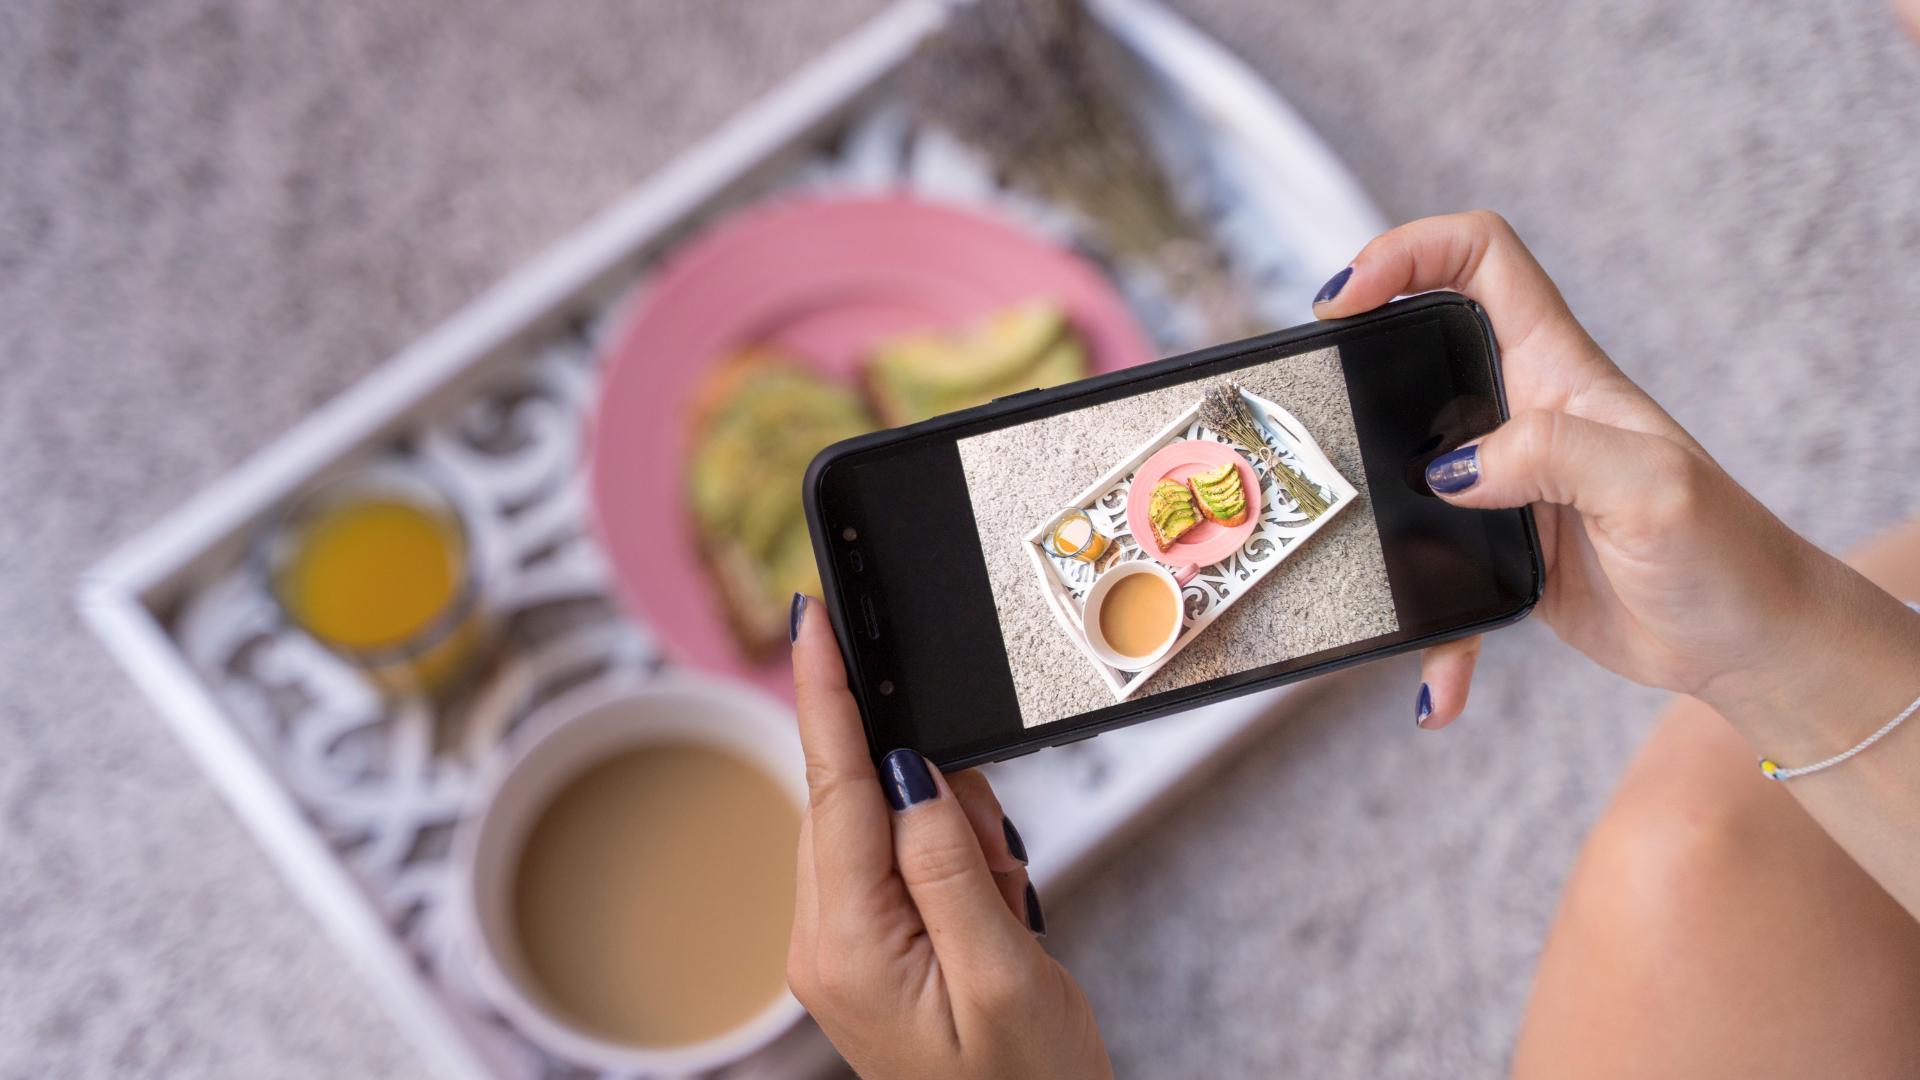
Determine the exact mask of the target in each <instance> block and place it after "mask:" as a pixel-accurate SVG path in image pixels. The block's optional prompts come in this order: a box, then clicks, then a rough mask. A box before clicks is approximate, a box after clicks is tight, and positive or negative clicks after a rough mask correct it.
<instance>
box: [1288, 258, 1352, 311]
mask: <svg viewBox="0 0 1920 1080" xmlns="http://www.w3.org/2000/svg"><path fill="white" fill-rule="evenodd" d="M1352 276H1353V267H1351V266H1349V267H1347V268H1346V269H1345V270H1342V271H1340V272H1339V273H1337V274H1335V275H1333V276H1332V277H1330V278H1328V279H1327V283H1326V284H1325V285H1322V286H1320V292H1319V293H1318V294H1316V295H1315V296H1314V298H1313V302H1314V303H1316V304H1324V303H1326V302H1327V301H1329V300H1331V299H1333V298H1334V297H1336V296H1339V295H1340V290H1341V289H1344V288H1346V287H1347V279H1348V278H1350V277H1352ZM1294 295H1295V296H1298V295H1300V294H1299V293H1295V294H1294Z"/></svg>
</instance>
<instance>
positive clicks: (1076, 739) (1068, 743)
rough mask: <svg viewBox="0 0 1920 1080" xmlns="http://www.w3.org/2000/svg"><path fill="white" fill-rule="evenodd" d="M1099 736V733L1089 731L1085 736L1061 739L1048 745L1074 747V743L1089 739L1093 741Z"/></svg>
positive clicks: (1071, 736)
mask: <svg viewBox="0 0 1920 1080" xmlns="http://www.w3.org/2000/svg"><path fill="white" fill-rule="evenodd" d="M1098 734H1100V733H1099V732H1097V731H1089V732H1087V733H1086V734H1085V735H1069V736H1067V737H1066V738H1064V739H1061V740H1060V741H1059V742H1057V743H1049V744H1048V745H1049V746H1072V745H1073V744H1074V743H1077V742H1086V741H1087V740H1088V739H1091V738H1093V737H1094V736H1096V735H1098Z"/></svg>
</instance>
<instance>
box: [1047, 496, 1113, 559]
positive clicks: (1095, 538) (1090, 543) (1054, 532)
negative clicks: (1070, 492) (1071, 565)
mask: <svg viewBox="0 0 1920 1080" xmlns="http://www.w3.org/2000/svg"><path fill="white" fill-rule="evenodd" d="M1111 543H1112V541H1111V540H1109V539H1108V538H1107V535H1106V534H1105V533H1103V532H1101V531H1100V529H1099V527H1098V526H1096V525H1095V524H1094V523H1093V516H1092V515H1091V514H1088V513H1087V512H1086V511H1085V510H1084V509H1082V508H1080V507H1078V506H1069V507H1067V508H1066V509H1065V510H1063V511H1061V513H1060V516H1059V517H1057V518H1055V519H1054V522H1053V526H1052V527H1051V528H1049V529H1048V530H1047V553H1048V554H1050V555H1054V556H1056V557H1058V558H1062V559H1078V560H1080V561H1081V562H1084V563H1090V562H1093V561H1094V560H1096V559H1098V558H1099V557H1100V556H1101V555H1103V554H1105V553H1106V550H1107V545H1109V544H1111Z"/></svg>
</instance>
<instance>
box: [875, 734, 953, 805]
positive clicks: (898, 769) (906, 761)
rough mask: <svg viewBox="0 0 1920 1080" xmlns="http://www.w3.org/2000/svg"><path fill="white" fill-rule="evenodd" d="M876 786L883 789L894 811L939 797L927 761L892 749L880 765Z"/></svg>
mask: <svg viewBox="0 0 1920 1080" xmlns="http://www.w3.org/2000/svg"><path fill="white" fill-rule="evenodd" d="M880 785H881V786H882V787H884V788H886V789H887V803H888V804H889V805H890V806H892V807H893V808H894V809H895V810H905V809H906V808H907V807H909V806H913V805H915V804H917V803H923V802H926V801H927V800H928V799H931V798H933V797H934V796H936V795H938V794H940V786H939V785H938V784H935V783H934V782H933V770H931V769H929V768H927V759H926V758H923V757H921V756H920V755H919V754H918V753H916V752H914V751H912V750H906V749H901V750H895V751H894V752H893V753H891V754H888V755H887V756H886V758H885V759H884V760H882V761H881V762H880Z"/></svg>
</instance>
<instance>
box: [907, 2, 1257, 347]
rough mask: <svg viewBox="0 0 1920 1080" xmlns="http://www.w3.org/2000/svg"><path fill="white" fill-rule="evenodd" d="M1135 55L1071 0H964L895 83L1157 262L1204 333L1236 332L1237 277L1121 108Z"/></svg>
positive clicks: (939, 119) (1024, 178)
mask: <svg viewBox="0 0 1920 1080" xmlns="http://www.w3.org/2000/svg"><path fill="white" fill-rule="evenodd" d="M1130 64H1131V60H1130V58H1129V57H1127V56H1126V55H1125V53H1124V52H1123V49H1122V47H1121V46H1120V44H1119V43H1118V42H1117V41H1115V40H1114V39H1113V37H1112V36H1111V35H1109V34H1107V33H1105V32H1104V31H1102V30H1101V29H1100V28H1099V26H1098V25H1097V23H1096V22H1095V20H1094V16H1093V15H1091V14H1090V13H1089V12H1088V11H1087V10H1086V8H1085V7H1083V6H1082V5H1081V3H1080V2H1079V0H972V2H971V3H965V4H958V5H955V7H954V8H953V10H952V12H951V14H950V15H949V21H948V24H947V26H946V27H945V28H943V29H942V30H941V32H940V33H938V34H936V35H934V36H933V37H932V38H931V39H930V40H929V41H928V43H927V44H926V45H925V46H924V47H923V48H922V50H921V52H920V55H919V56H917V57H916V58H915V61H914V62H913V63H912V64H909V65H908V66H907V69H906V75H905V79H904V83H903V88H904V90H905V92H906V94H907V96H908V98H909V100H910V101H912V102H913V104H914V107H915V109H916V110H917V111H918V112H919V113H920V115H922V116H924V117H926V118H927V119H928V120H931V121H932V122H934V123H936V124H939V125H941V126H943V127H946V128H948V129H950V130H951V131H952V132H953V133H954V134H955V135H956V136H958V137H959V138H960V139H962V140H964V141H966V142H968V143H970V144H972V145H974V146H976V147H978V148H979V149H981V150H982V151H984V152H985V153H987V154H988V155H989V156H991V157H992V158H993V159H994V162H995V164H996V165H998V166H999V167H1000V168H1001V169H1002V170H1004V173H1005V175H1006V176H1007V178H1008V179H1009V180H1010V181H1012V182H1013V183H1014V184H1016V185H1019V186H1023V187H1027V188H1029V189H1030V190H1032V191H1034V192H1035V193H1037V194H1039V195H1042V196H1044V197H1046V198H1048V199H1051V200H1054V201H1056V202H1059V203H1062V204H1064V205H1067V206H1070V207H1073V208H1074V209H1076V210H1078V211H1080V213H1081V214H1082V215H1083V216H1085V217H1086V218H1087V219H1088V221H1089V222H1091V223H1092V225H1093V226H1094V227H1095V228H1097V229H1098V230H1099V232H1100V236H1101V238H1102V239H1103V240H1104V241H1105V243H1106V244H1107V245H1109V246H1110V247H1111V249H1112V250H1113V251H1114V253H1115V254H1117V255H1120V256H1124V257H1132V258H1138V259H1142V260H1146V261H1148V262H1151V263H1152V264H1154V265H1155V266H1156V267H1157V268H1158V269H1159V270H1160V271H1161V272H1162V273H1163V274H1165V275H1166V277H1167V279H1168V282H1169V285H1170V286H1171V287H1172V288H1174V289H1175V290H1176V291H1177V292H1180V293H1182V294H1184V295H1185V296H1186V298H1187V299H1188V300H1190V301H1191V302H1193V303H1194V304H1195V305H1196V307H1198V308H1199V310H1200V311H1201V312H1202V314H1203V315H1204V316H1205V317H1206V319H1207V322H1208V324H1209V325H1208V332H1209V333H1212V334H1216V335H1219V336H1222V337H1239V336H1244V334H1245V333H1247V332H1249V331H1250V330H1251V326H1250V324H1249V320H1248V314H1247V313H1248V310H1249V309H1248V306H1247V305H1246V303H1245V301H1244V299H1243V297H1242V295H1241V293H1240V289H1239V287H1238V286H1237V285H1236V284H1235V283H1234V281H1233V279H1232V277H1231V275H1230V274H1229V273H1228V272H1227V268H1226V266H1225V264H1224V261H1223V258H1222V256H1221V253H1220V251H1219V249H1218V248H1217V247H1216V246H1215V245H1214V244H1213V243H1212V241H1211V240H1210V239H1209V238H1208V236H1207V234H1206V230H1205V228H1204V227H1203V226H1201V225H1200V224H1199V223H1198V222H1196V221H1195V220H1194V218H1193V216H1192V215H1191V214H1189V213H1187V212H1186V211H1185V210H1184V209H1183V208H1182V207H1181V205H1180V202H1179V200H1178V199H1177V198H1176V197H1175V193H1174V191H1173V190H1172V187H1171V185H1170V183H1169V182H1168V179H1167V175H1166V171H1165V170H1164V169H1163V168H1162V167H1161V164H1160V162H1159V161H1158V160H1157V159H1156V158H1155V156H1154V154H1153V152H1152V150H1151V149H1150V148H1149V146H1148V145H1147V142H1146V139H1145V138H1144V136H1143V134H1142V132H1141V130H1140V128H1139V126H1138V124H1137V122H1136V121H1135V118H1134V116H1133V113H1132V112H1131V111H1130V109H1129V108H1128V106H1127V101H1128V100H1129V98H1130V97H1131V96H1132V95H1134V94H1137V93H1138V92H1139V82H1138V79H1137V77H1136V76H1135V72H1134V69H1133V68H1132V67H1131V66H1130Z"/></svg>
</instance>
